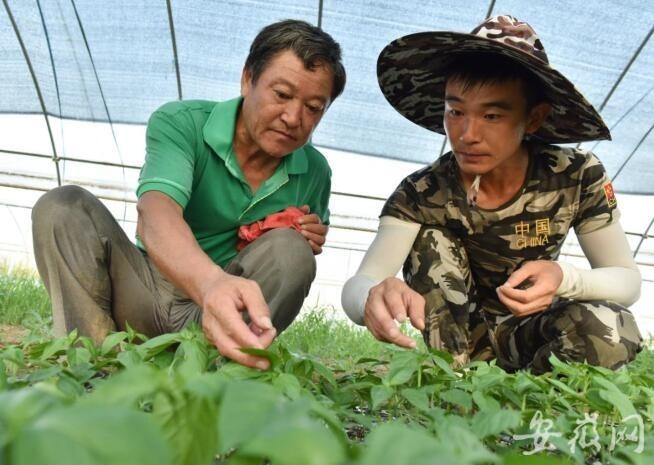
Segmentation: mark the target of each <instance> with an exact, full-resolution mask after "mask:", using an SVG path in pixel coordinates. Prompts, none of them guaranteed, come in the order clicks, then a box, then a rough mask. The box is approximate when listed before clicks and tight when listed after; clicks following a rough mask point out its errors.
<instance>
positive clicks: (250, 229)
mask: <svg viewBox="0 0 654 465" xmlns="http://www.w3.org/2000/svg"><path fill="white" fill-rule="evenodd" d="M305 214H306V213H304V212H303V211H302V210H300V209H299V208H297V207H288V208H287V209H286V210H284V211H281V212H278V213H272V214H270V215H268V216H266V217H265V218H264V219H263V220H259V221H255V222H254V223H252V224H244V225H243V226H241V227H240V228H238V237H239V239H240V241H239V242H238V244H236V250H238V251H241V250H243V249H244V248H245V246H246V245H248V244H249V243H250V242H253V241H254V240H255V239H257V238H258V237H259V236H261V235H262V234H263V233H265V232H266V231H270V230H271V229H277V228H292V229H295V230H296V231H297V232H300V230H301V228H300V225H299V224H298V222H297V219H298V218H299V217H301V216H304V215H305Z"/></svg>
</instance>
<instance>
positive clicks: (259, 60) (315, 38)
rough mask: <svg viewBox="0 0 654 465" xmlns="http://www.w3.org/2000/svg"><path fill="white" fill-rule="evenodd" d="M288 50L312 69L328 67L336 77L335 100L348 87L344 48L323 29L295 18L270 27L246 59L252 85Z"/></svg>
mask: <svg viewBox="0 0 654 465" xmlns="http://www.w3.org/2000/svg"><path fill="white" fill-rule="evenodd" d="M285 50H292V51H293V52H294V53H295V55H296V56H297V57H298V58H299V59H300V60H301V61H302V63H303V64H304V67H305V68H306V69H308V70H314V69H316V67H318V66H323V65H324V66H327V68H328V69H329V70H331V72H332V78H333V82H332V95H331V99H332V101H334V100H335V99H336V97H338V96H339V95H341V92H343V88H344V87H345V68H344V67H343V63H342V62H341V46H340V45H338V43H337V42H336V41H335V40H334V39H333V38H332V36H330V35H329V34H327V33H326V32H325V31H323V30H322V29H320V28H319V27H316V26H313V25H311V24H309V23H307V22H305V21H299V20H294V19H287V20H284V21H280V22H277V23H273V24H270V25H269V26H266V27H264V28H263V29H262V30H261V31H260V32H259V34H257V36H256V37H255V38H254V41H253V42H252V45H251V46H250V53H249V54H248V57H247V59H246V60H245V69H246V70H248V71H249V72H250V75H251V76H252V82H253V83H256V82H257V79H259V76H261V73H263V71H264V69H265V68H266V65H268V63H269V62H270V60H271V59H272V58H273V57H274V56H275V55H277V54H278V53H280V52H283V51H285Z"/></svg>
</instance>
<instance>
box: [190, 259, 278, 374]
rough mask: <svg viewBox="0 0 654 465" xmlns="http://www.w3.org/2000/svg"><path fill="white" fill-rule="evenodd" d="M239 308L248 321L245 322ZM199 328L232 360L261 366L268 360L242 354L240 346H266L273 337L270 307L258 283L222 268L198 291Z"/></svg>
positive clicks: (260, 367)
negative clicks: (199, 301)
mask: <svg viewBox="0 0 654 465" xmlns="http://www.w3.org/2000/svg"><path fill="white" fill-rule="evenodd" d="M241 312H247V313H248V315H249V316H250V320H251V321H252V322H251V323H250V325H249V326H248V325H247V324H246V323H245V321H243V318H242V317H241ZM202 329H203V330H204V334H205V335H206V336H207V338H208V339H209V341H211V342H212V343H213V344H214V345H215V346H216V347H217V348H218V351H219V352H220V353H221V354H222V355H224V356H225V357H228V358H230V359H232V360H234V361H235V362H238V363H240V364H242V365H246V366H249V367H253V368H259V369H261V370H267V369H268V368H269V366H270V363H269V362H268V360H266V359H265V358H261V357H255V356H253V355H248V354H244V353H243V352H241V351H240V349H242V348H256V349H265V348H267V347H268V346H269V345H270V344H271V343H272V341H273V339H274V338H275V334H276V331H275V328H274V327H273V325H272V322H271V321H270V310H269V309H268V305H267V304H266V301H265V300H264V298H263V294H262V293H261V289H260V288H259V285H258V284H257V283H256V282H254V281H252V280H249V279H245V278H240V277H238V276H232V275H230V274H228V273H225V272H222V271H221V273H220V274H218V276H217V277H216V278H214V279H213V280H211V281H210V282H208V283H207V286H205V288H204V290H203V293H202Z"/></svg>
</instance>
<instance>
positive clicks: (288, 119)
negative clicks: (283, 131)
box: [282, 100, 302, 128]
mask: <svg viewBox="0 0 654 465" xmlns="http://www.w3.org/2000/svg"><path fill="white" fill-rule="evenodd" d="M282 121H284V124H286V126H288V127H289V128H294V127H297V126H299V125H300V122H301V121H302V102H300V101H297V100H291V101H289V102H288V103H287V104H286V106H285V107H284V112H283V113H282Z"/></svg>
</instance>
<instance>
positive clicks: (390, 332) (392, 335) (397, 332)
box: [388, 329, 400, 337]
mask: <svg viewBox="0 0 654 465" xmlns="http://www.w3.org/2000/svg"><path fill="white" fill-rule="evenodd" d="M398 334H400V332H399V331H398V330H397V329H391V330H390V331H389V332H388V335H389V336H390V337H397V335H398Z"/></svg>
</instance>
